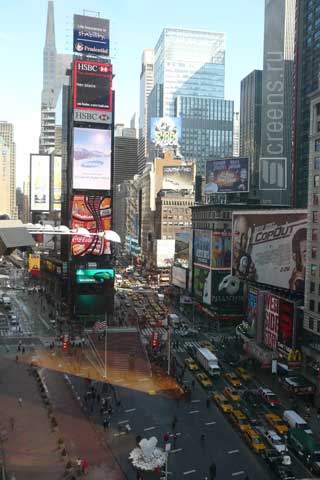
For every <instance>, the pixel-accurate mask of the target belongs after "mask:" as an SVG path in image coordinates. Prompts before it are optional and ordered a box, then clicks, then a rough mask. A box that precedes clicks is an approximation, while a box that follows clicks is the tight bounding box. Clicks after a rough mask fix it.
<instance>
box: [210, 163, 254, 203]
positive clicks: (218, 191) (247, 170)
mask: <svg viewBox="0 0 320 480" xmlns="http://www.w3.org/2000/svg"><path fill="white" fill-rule="evenodd" d="M219 162H221V163H222V162H224V163H225V168H224V169H221V171H223V170H225V171H229V170H231V168H230V167H231V166H232V165H231V164H232V162H240V163H241V162H242V163H246V165H245V166H241V165H240V166H238V167H237V169H239V171H241V170H246V186H247V188H246V189H245V190H240V189H234V188H232V187H230V188H229V189H228V188H221V187H219V184H218V183H216V185H217V187H218V190H217V192H206V187H207V185H209V182H208V177H209V175H210V174H211V173H212V174H213V175H216V172H218V171H219V170H217V169H216V170H215V169H214V165H215V164H218V163H219ZM209 166H211V167H212V168H211V171H210V172H209ZM234 169H236V167H235V168H234ZM240 178H241V177H240ZM249 191H250V158H249V157H228V158H220V159H218V158H217V159H214V160H207V162H206V183H205V185H204V189H203V193H204V194H205V195H212V194H214V193H224V194H225V193H249Z"/></svg>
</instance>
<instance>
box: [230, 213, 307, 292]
mask: <svg viewBox="0 0 320 480" xmlns="http://www.w3.org/2000/svg"><path fill="white" fill-rule="evenodd" d="M306 222H307V211H306V210H273V211H270V210H269V211H243V212H234V214H233V230H232V269H233V272H234V274H235V275H236V276H238V277H239V278H241V279H246V280H253V281H256V282H258V283H263V284H266V285H273V286H275V287H280V288H286V289H288V290H292V291H295V292H300V293H303V291H304V283H305V267H306V252H307V228H306Z"/></svg>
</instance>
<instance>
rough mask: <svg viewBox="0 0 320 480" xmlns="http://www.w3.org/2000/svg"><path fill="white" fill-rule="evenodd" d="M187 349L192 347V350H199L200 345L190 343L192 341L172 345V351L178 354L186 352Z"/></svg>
mask: <svg viewBox="0 0 320 480" xmlns="http://www.w3.org/2000/svg"><path fill="white" fill-rule="evenodd" d="M188 347H193V348H201V345H200V343H199V342H194V341H193V342H192V341H183V342H181V341H180V342H179V343H178V345H176V344H175V343H173V350H175V351H176V352H179V353H185V352H188Z"/></svg>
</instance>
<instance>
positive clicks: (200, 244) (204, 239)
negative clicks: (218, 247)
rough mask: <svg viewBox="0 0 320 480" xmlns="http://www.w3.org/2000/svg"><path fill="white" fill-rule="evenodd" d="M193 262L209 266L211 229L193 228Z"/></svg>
mask: <svg viewBox="0 0 320 480" xmlns="http://www.w3.org/2000/svg"><path fill="white" fill-rule="evenodd" d="M193 249H194V262H195V263H200V264H201V265H206V266H208V267H209V266H210V258H211V231H209V230H195V232H194V238H193Z"/></svg>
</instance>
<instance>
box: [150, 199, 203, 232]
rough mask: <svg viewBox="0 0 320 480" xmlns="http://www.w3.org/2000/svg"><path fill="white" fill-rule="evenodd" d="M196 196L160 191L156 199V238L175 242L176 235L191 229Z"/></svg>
mask: <svg viewBox="0 0 320 480" xmlns="http://www.w3.org/2000/svg"><path fill="white" fill-rule="evenodd" d="M193 205H194V194H193V193H188V192H181V191H180V192H178V191H172V190H160V192H158V195H157V199H156V211H155V220H154V223H155V236H156V238H157V239H161V240H174V239H175V238H176V233H180V232H181V231H184V230H185V228H190V227H191V207H192V206H193Z"/></svg>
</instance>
